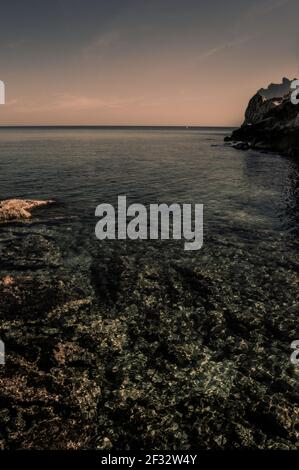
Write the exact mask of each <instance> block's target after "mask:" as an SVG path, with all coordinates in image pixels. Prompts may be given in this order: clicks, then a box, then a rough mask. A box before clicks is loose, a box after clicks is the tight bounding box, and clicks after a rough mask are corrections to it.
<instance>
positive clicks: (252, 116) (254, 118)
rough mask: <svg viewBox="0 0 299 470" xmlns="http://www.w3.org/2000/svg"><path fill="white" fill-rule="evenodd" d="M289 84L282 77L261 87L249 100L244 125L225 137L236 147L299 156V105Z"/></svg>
mask: <svg viewBox="0 0 299 470" xmlns="http://www.w3.org/2000/svg"><path fill="white" fill-rule="evenodd" d="M290 85H291V81H289V80H287V79H283V83H282V85H281V84H280V85H274V84H271V85H270V86H269V87H268V88H267V89H261V90H259V91H258V92H257V93H256V94H255V95H254V96H253V97H252V98H251V100H250V101H249V103H248V106H247V109H246V111H245V121H244V123H243V124H242V126H241V127H240V128H239V129H237V130H235V131H234V132H233V133H232V135H231V136H230V137H227V138H226V139H225V140H226V141H232V142H233V145H234V146H236V147H237V148H244V149H247V148H253V149H257V150H265V151H266V150H268V151H273V152H279V153H282V154H285V155H291V156H299V105H294V104H292V102H291V100H290V96H291V89H290ZM274 91H275V93H276V95H277V96H275V97H273V96H272V95H273V93H274ZM269 96H271V97H270V98H269Z"/></svg>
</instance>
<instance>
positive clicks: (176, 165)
mask: <svg viewBox="0 0 299 470" xmlns="http://www.w3.org/2000/svg"><path fill="white" fill-rule="evenodd" d="M228 133H229V130H226V129H217V128H215V129H212V128H210V129H206V128H202V129H200V128H199V129H162V128H161V129H157V128H156V129H153V128H149V129H136V128H134V129H131V130H128V129H125V130H122V129H101V128H100V129H40V130H38V129H1V130H0V171H1V181H0V198H1V199H6V198H14V197H17V198H33V199H34V198H40V199H42V198H46V199H47V198H51V199H53V198H56V199H57V200H58V201H59V202H61V203H62V204H61V211H62V213H63V214H65V215H72V216H74V217H76V218H77V223H80V221H81V222H82V223H85V222H86V220H89V221H93V222H94V215H93V214H94V209H95V207H96V205H97V204H99V203H102V202H109V203H112V204H116V201H117V196H118V195H126V196H127V198H128V200H129V202H140V203H144V204H147V203H150V202H168V203H172V202H178V203H182V202H189V203H203V204H204V212H205V227H206V230H209V231H211V232H213V233H215V232H216V233H219V232H220V233H222V232H223V231H227V230H229V231H234V233H235V234H237V233H239V232H240V230H241V231H242V232H243V230H246V231H248V233H251V234H252V237H254V234H255V233H256V232H258V231H263V230H267V231H269V232H270V233H278V232H284V233H287V232H289V231H292V230H295V229H296V228H297V226H298V211H297V207H298V206H297V204H296V203H297V198H298V187H297V181H298V179H297V178H298V168H297V167H296V165H295V164H294V163H293V162H292V161H291V160H288V159H286V158H282V157H280V156H277V155H266V154H261V153H257V152H252V151H247V152H242V151H237V150H235V149H231V148H230V147H228V146H224V145H223V137H224V136H225V135H226V134H228Z"/></svg>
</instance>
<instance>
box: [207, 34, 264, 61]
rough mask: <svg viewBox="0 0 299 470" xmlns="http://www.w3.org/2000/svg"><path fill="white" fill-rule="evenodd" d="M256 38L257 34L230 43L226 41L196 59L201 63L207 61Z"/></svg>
mask: <svg viewBox="0 0 299 470" xmlns="http://www.w3.org/2000/svg"><path fill="white" fill-rule="evenodd" d="M256 37H257V34H254V35H251V36H245V37H242V38H239V39H235V40H231V41H226V42H224V43H221V44H219V45H218V46H216V47H213V48H211V49H208V50H207V51H206V52H204V53H203V54H201V55H200V56H199V57H198V61H203V60H205V59H209V58H210V57H212V56H214V55H216V54H220V53H221V52H223V51H225V50H227V49H231V48H233V47H237V46H240V45H242V44H245V43H246V42H248V41H251V40H252V39H255V38H256Z"/></svg>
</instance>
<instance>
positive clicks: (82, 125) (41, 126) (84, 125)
mask: <svg viewBox="0 0 299 470" xmlns="http://www.w3.org/2000/svg"><path fill="white" fill-rule="evenodd" d="M163 127H164V128H168V129H171V128H173V129H177V128H179V129H199V128H201V129H211V128H219V129H236V128H237V126H212V125H210V126H207V125H205V126H202V125H190V126H188V125H183V124H181V125H180V124H177V125H171V124H170V125H168V124H162V125H159V124H154V125H151V124H8V125H5V124H3V125H2V124H0V129H18V128H20V129H21V128H37V129H39V128H68V129H72V128H74V129H75V128H95V129H98V128H163Z"/></svg>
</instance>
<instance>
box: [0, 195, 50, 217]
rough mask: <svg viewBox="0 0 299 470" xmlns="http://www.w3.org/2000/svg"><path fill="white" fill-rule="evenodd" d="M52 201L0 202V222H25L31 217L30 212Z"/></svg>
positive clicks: (8, 200)
mask: <svg viewBox="0 0 299 470" xmlns="http://www.w3.org/2000/svg"><path fill="white" fill-rule="evenodd" d="M53 203H54V201H52V200H48V201H40V200H30V199H7V200H5V201H1V202H0V222H8V221H11V220H26V219H30V218H31V217H32V212H33V211H34V210H35V209H38V208H40V207H43V206H47V205H49V204H53Z"/></svg>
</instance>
